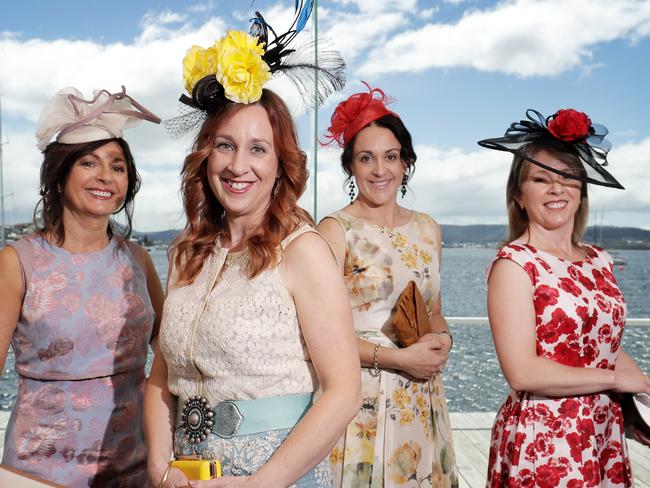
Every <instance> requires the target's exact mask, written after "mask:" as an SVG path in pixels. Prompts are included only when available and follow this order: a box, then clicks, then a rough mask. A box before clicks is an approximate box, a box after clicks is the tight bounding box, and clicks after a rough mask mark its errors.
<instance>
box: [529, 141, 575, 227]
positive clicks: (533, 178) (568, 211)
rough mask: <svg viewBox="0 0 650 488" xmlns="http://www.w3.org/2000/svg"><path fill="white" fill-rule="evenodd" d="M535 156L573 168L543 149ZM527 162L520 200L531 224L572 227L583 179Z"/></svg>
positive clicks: (557, 166) (553, 164)
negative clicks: (562, 174)
mask: <svg viewBox="0 0 650 488" xmlns="http://www.w3.org/2000/svg"><path fill="white" fill-rule="evenodd" d="M534 158H535V159H536V160H538V161H539V162H540V163H542V164H545V165H547V166H549V167H551V168H554V169H558V170H561V171H566V172H571V167H570V166H569V165H567V164H566V163H565V162H563V161H561V160H560V159H558V158H557V157H555V156H553V155H552V154H551V153H549V152H548V151H545V150H543V149H541V150H539V151H538V152H537V153H535V155H534ZM527 166H528V168H527V173H526V177H525V179H524V181H523V182H522V184H521V186H520V191H521V194H520V196H519V198H517V203H518V204H519V205H520V206H522V207H523V208H524V209H525V211H526V213H527V215H528V220H529V222H530V224H533V225H541V226H542V227H544V228H545V229H547V230H555V229H567V228H568V229H570V230H571V231H573V227H574V224H575V216H576V213H577V211H578V208H579V206H580V200H581V189H582V185H583V183H582V182H580V181H577V180H573V179H570V178H566V177H564V176H561V175H559V174H556V173H553V172H552V171H548V170H546V169H544V168H541V167H539V166H537V165H535V164H532V163H527Z"/></svg>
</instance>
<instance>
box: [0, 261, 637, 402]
mask: <svg viewBox="0 0 650 488" xmlns="http://www.w3.org/2000/svg"><path fill="white" fill-rule="evenodd" d="M613 254H615V255H616V256H617V257H621V258H624V259H626V261H627V265H626V266H620V267H616V269H615V274H616V278H617V279H618V282H619V285H620V286H621V289H622V290H623V294H624V295H625V300H626V302H627V307H628V317H650V300H648V296H650V251H617V252H615V253H613ZM494 255H495V251H494V249H474V248H469V249H468V248H462V249H461V248H445V249H443V257H442V270H441V279H442V303H443V311H444V313H445V315H446V316H448V317H459V316H477V317H484V316H486V315H487V307H486V302H485V297H486V282H485V270H486V268H487V266H488V264H489V263H490V261H491V260H492V258H493V257H494ZM151 256H152V258H153V261H154V264H155V266H156V268H157V269H158V272H159V274H160V277H161V279H162V280H163V282H164V281H165V278H166V276H167V256H166V252H165V251H164V250H158V249H154V250H152V251H151ZM450 328H451V329H452V333H453V335H454V349H453V351H452V352H451V355H450V357H449V361H448V363H447V368H446V370H445V372H444V382H445V389H446V394H447V401H448V403H449V410H450V411H453V412H472V411H495V410H497V409H498V408H499V406H500V405H501V402H502V401H503V399H504V398H505V396H506V394H507V392H508V386H507V384H506V382H505V380H504V379H503V376H502V375H501V370H500V368H499V363H498V361H497V358H496V355H495V353H494V346H493V343H492V337H491V335H490V329H489V327H488V326H485V325H483V326H480V325H455V324H453V323H451V324H450ZM649 344H650V327H641V326H628V327H627V328H626V330H625V333H624V336H623V346H624V348H625V350H626V351H627V352H628V353H629V354H630V355H631V356H632V357H634V358H635V359H636V360H637V362H638V363H639V365H640V366H641V368H642V369H644V370H645V371H646V372H650V348H648V345H649ZM16 389H17V375H16V372H15V370H14V362H13V353H12V352H11V351H10V352H9V355H8V357H7V362H6V364H5V368H4V376H3V379H2V381H0V410H9V409H10V408H11V406H12V405H13V402H14V399H15V396H16Z"/></svg>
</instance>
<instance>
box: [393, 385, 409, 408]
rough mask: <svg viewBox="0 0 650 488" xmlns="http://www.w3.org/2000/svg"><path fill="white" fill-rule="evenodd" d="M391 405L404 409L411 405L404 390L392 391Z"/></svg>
mask: <svg viewBox="0 0 650 488" xmlns="http://www.w3.org/2000/svg"><path fill="white" fill-rule="evenodd" d="M393 403H394V404H395V406H396V407H397V408H400V409H402V408H406V405H408V404H409V403H411V397H410V396H409V394H408V393H407V392H406V390H405V389H404V388H399V389H397V390H395V391H393Z"/></svg>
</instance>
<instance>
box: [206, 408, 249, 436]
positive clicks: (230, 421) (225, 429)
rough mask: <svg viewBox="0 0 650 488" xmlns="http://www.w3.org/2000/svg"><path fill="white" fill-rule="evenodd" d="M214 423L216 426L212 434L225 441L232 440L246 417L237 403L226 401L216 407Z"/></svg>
mask: <svg viewBox="0 0 650 488" xmlns="http://www.w3.org/2000/svg"><path fill="white" fill-rule="evenodd" d="M214 421H215V423H216V426H215V427H214V428H213V429H212V432H214V433H215V434H217V435H218V436H219V437H222V438H224V439H230V438H232V437H234V436H235V434H237V431H238V430H239V427H241V424H242V422H243V421H244V416H243V415H242V414H241V412H240V411H239V408H237V404H235V402H231V401H229V400H226V401H224V402H221V403H218V404H217V405H216V406H215V407H214Z"/></svg>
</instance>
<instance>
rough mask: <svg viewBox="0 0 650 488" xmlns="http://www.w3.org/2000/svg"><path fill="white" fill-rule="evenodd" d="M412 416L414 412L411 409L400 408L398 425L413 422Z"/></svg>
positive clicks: (413, 416)
mask: <svg viewBox="0 0 650 488" xmlns="http://www.w3.org/2000/svg"><path fill="white" fill-rule="evenodd" d="M414 418H415V414H414V413H413V410H411V409H410V408H407V409H405V410H402V411H401V412H400V416H399V424H400V425H411V424H412V423H413V419H414Z"/></svg>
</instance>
